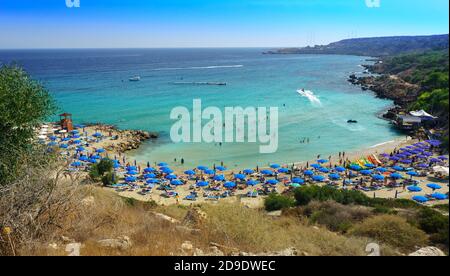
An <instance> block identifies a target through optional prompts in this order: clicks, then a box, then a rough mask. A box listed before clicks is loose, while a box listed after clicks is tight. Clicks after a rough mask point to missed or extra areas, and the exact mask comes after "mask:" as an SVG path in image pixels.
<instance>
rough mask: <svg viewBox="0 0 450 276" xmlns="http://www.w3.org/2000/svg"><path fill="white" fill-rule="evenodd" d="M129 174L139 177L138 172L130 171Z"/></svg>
mask: <svg viewBox="0 0 450 276" xmlns="http://www.w3.org/2000/svg"><path fill="white" fill-rule="evenodd" d="M127 174H129V175H138V174H139V173H138V172H137V171H128V172H127Z"/></svg>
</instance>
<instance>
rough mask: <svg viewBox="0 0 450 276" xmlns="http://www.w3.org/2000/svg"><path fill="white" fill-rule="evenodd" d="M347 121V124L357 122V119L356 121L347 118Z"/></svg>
mask: <svg viewBox="0 0 450 276" xmlns="http://www.w3.org/2000/svg"><path fill="white" fill-rule="evenodd" d="M347 123H348V124H357V123H358V121H356V120H348V121H347Z"/></svg>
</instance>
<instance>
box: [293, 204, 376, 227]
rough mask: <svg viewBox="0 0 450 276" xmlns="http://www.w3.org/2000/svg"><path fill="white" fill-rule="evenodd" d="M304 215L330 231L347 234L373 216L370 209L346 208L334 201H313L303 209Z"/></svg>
mask: <svg viewBox="0 0 450 276" xmlns="http://www.w3.org/2000/svg"><path fill="white" fill-rule="evenodd" d="M302 213H303V215H305V216H307V217H309V219H310V222H312V223H318V224H320V225H324V226H326V227H327V228H328V229H329V230H330V231H334V232H341V233H345V232H347V231H348V230H349V229H350V228H351V227H352V226H353V224H355V223H358V222H361V221H363V220H364V219H366V218H367V217H369V216H371V213H370V211H369V209H368V208H365V207H360V206H346V205H343V204H339V203H336V202H334V201H327V202H318V201H313V202H311V203H310V204H308V205H307V206H305V207H303V208H302Z"/></svg>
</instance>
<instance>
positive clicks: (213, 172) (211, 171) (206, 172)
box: [204, 169, 216, 175]
mask: <svg viewBox="0 0 450 276" xmlns="http://www.w3.org/2000/svg"><path fill="white" fill-rule="evenodd" d="M204 173H205V174H207V175H215V174H216V172H215V171H214V170H209V169H208V170H205V171H204Z"/></svg>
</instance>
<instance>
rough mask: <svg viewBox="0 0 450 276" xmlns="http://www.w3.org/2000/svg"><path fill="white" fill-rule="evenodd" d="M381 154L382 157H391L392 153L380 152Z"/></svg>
mask: <svg viewBox="0 0 450 276" xmlns="http://www.w3.org/2000/svg"><path fill="white" fill-rule="evenodd" d="M380 156H381V157H384V158H389V157H390V155H389V154H387V153H382V154H380Z"/></svg>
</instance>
